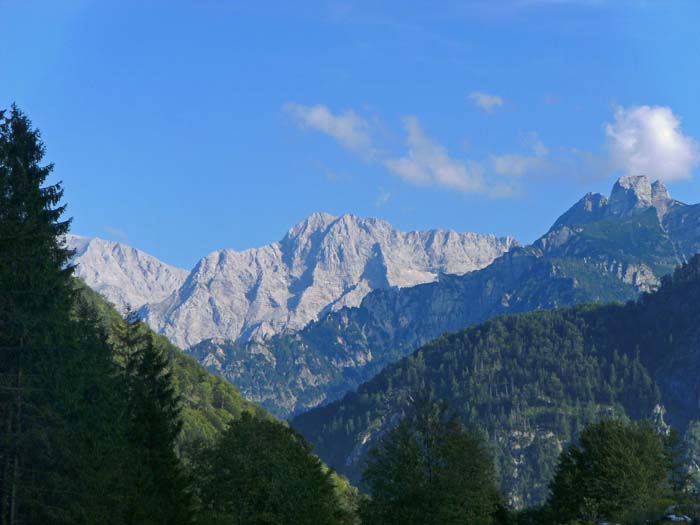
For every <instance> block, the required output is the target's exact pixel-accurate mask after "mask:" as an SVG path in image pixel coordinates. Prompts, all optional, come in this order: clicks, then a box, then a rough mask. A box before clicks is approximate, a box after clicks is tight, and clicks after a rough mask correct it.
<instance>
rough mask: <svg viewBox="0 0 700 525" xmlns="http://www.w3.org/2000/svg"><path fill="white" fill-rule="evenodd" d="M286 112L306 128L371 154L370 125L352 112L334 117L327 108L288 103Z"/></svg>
mask: <svg viewBox="0 0 700 525" xmlns="http://www.w3.org/2000/svg"><path fill="white" fill-rule="evenodd" d="M284 110H285V111H286V112H287V113H288V114H289V115H291V116H292V117H293V118H294V119H295V120H296V122H297V123H298V124H299V125H300V126H302V127H305V128H307V127H308V128H313V129H315V130H317V131H320V132H322V133H325V134H326V135H330V136H331V137H333V138H334V139H335V140H337V141H338V142H339V143H340V144H342V145H343V146H345V147H346V148H348V149H350V150H353V151H356V152H359V153H363V154H370V153H371V151H372V140H371V137H370V126H369V123H368V122H367V121H366V120H365V119H363V118H362V117H360V116H359V115H357V114H356V113H355V112H354V111H352V110H350V109H349V110H346V111H345V112H344V113H340V114H336V115H334V114H333V113H332V112H331V111H330V110H329V109H328V108H327V107H326V106H323V105H321V104H317V105H315V106H303V105H301V104H295V103H292V102H290V103H287V104H285V105H284Z"/></svg>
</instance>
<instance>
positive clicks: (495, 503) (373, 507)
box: [361, 396, 503, 525]
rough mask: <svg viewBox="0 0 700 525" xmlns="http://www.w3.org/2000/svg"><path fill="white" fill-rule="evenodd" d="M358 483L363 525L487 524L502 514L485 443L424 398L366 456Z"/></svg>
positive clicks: (491, 464) (477, 435) (442, 408)
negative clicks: (363, 490)
mask: <svg viewBox="0 0 700 525" xmlns="http://www.w3.org/2000/svg"><path fill="white" fill-rule="evenodd" d="M363 481H364V483H365V484H366V485H367V487H368V489H369V491H370V494H371V499H369V500H367V501H366V502H365V504H364V505H363V508H362V509H361V515H362V519H363V522H366V523H377V524H397V525H398V524H403V523H424V524H431V523H434V524H443V523H445V524H449V523H455V524H457V523H480V524H484V525H488V524H490V523H496V522H498V521H499V514H500V512H501V511H502V510H503V506H502V503H501V496H500V494H499V491H498V488H497V486H496V476H495V471H494V463H493V458H492V456H491V454H490V452H489V450H488V449H487V446H486V443H485V441H484V439H483V438H482V437H481V436H480V435H479V434H477V433H476V432H474V431H468V430H466V429H465V428H464V427H462V425H461V424H460V423H459V422H458V421H457V420H456V419H454V418H449V417H447V412H446V407H445V405H442V404H436V403H434V402H432V401H430V398H429V397H428V396H420V397H419V399H418V400H417V401H415V402H414V405H413V412H412V413H411V414H409V415H408V416H407V417H405V418H404V419H403V420H402V421H401V423H399V425H398V426H397V427H396V428H395V429H393V430H392V431H391V432H389V434H388V435H387V436H386V437H385V438H384V439H383V441H382V442H381V443H380V444H379V445H378V446H377V447H375V448H374V449H373V450H372V451H371V452H370V456H369V460H368V465H367V468H366V470H365V472H364V475H363Z"/></svg>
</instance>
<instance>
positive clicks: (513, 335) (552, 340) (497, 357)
mask: <svg viewBox="0 0 700 525" xmlns="http://www.w3.org/2000/svg"><path fill="white" fill-rule="evenodd" d="M698 303H700V258H699V257H695V258H693V259H692V260H691V261H689V262H688V263H687V264H686V265H684V266H682V267H681V268H679V269H678V270H677V271H676V272H675V273H674V274H673V275H672V276H669V277H668V278H666V279H664V281H663V285H662V287H661V288H660V290H659V291H657V292H655V293H653V294H646V295H644V296H643V297H641V298H640V299H639V300H638V301H637V302H631V303H628V304H627V305H609V306H594V305H580V306H576V307H573V308H568V309H559V310H552V311H538V312H532V313H528V314H522V315H518V316H504V317H498V318H495V319H493V320H491V321H487V322H485V323H483V324H481V325H477V326H474V327H471V328H468V329H466V330H463V331H461V332H457V333H454V334H449V335H445V336H442V337H440V338H438V339H437V340H435V341H433V342H432V343H430V344H428V345H425V346H424V347H422V348H421V349H419V350H418V351H416V352H415V353H414V354H413V355H411V356H410V357H408V358H405V359H403V360H401V361H399V362H397V363H396V364H393V365H390V366H388V367H387V368H386V369H385V370H384V371H382V372H381V373H380V374H379V375H377V376H376V377H375V378H374V379H372V380H371V381H369V382H367V383H365V384H363V385H362V386H360V387H359V388H358V389H357V391H356V392H353V393H350V394H348V395H346V396H345V398H344V399H343V400H342V401H338V402H335V403H331V404H329V405H327V406H324V407H320V408H317V409H314V410H311V411H309V412H307V413H306V414H302V415H301V416H298V417H296V418H295V419H293V420H292V425H293V426H294V428H296V429H297V430H299V431H300V432H301V433H302V434H303V435H304V436H306V437H307V439H309V441H311V442H312V443H314V444H315V445H316V450H317V452H318V453H319V455H320V456H321V458H322V459H323V460H324V461H326V462H328V464H329V465H331V466H333V467H335V468H337V469H338V470H339V471H340V472H341V473H343V474H346V475H348V476H349V477H350V479H351V480H358V479H359V472H360V470H361V465H362V461H363V459H364V457H365V454H366V452H367V448H368V447H371V446H372V445H373V444H374V443H375V442H376V440H377V439H378V437H380V436H381V435H382V434H383V433H384V432H386V431H387V430H388V429H389V428H391V427H392V426H393V424H395V418H396V417H397V416H398V417H400V416H401V415H402V414H404V413H405V412H406V410H407V407H408V406H409V400H408V394H409V393H410V392H412V391H415V390H421V389H423V388H429V389H431V390H432V391H433V392H434V393H435V396H436V398H438V399H443V400H445V401H447V402H448V403H449V404H450V406H451V407H452V408H453V410H454V411H455V413H456V414H457V415H458V417H459V418H460V419H461V421H462V422H463V423H464V424H466V425H470V424H471V425H476V426H478V427H480V428H481V429H482V430H483V431H485V432H486V434H487V435H488V436H489V440H490V442H491V443H492V445H493V446H494V448H495V451H496V461H497V465H498V473H499V478H500V480H501V488H502V490H503V491H504V493H505V494H506V495H507V497H508V499H509V501H510V503H511V504H513V505H514V506H516V507H523V506H526V505H532V504H536V503H538V502H542V501H543V499H544V497H545V496H546V492H547V484H548V482H549V480H550V479H551V478H552V476H553V474H554V469H555V467H556V458H557V456H558V454H559V452H560V450H561V448H562V447H563V446H566V444H567V443H571V442H572V441H574V439H575V438H576V436H577V435H578V434H579V432H580V431H581V429H583V428H584V427H585V425H586V424H588V423H591V422H595V421H597V420H599V419H601V418H606V417H618V418H625V417H628V418H632V419H641V418H645V417H650V416H651V414H652V412H653V409H654V407H655V406H656V405H657V404H658V403H660V402H663V403H664V405H665V406H666V408H667V409H668V415H669V418H670V422H671V423H672V424H673V425H674V426H677V427H678V428H679V429H680V430H681V431H683V430H684V429H685V428H686V427H687V425H688V422H689V420H690V419H691V418H695V417H697V416H696V415H695V414H696V413H697V412H696V411H697V406H698V405H697V403H698V394H697V392H698V390H697V383H696V378H697V374H696V373H695V372H694V371H696V370H697V363H698V362H699V360H700V355H698V351H697V348H698V345H697V342H698V341H700V310H698V308H697V304H698Z"/></svg>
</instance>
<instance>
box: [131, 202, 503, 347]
mask: <svg viewBox="0 0 700 525" xmlns="http://www.w3.org/2000/svg"><path fill="white" fill-rule="evenodd" d="M514 245H515V241H514V240H513V239H512V238H510V237H506V238H498V237H495V236H492V235H477V234H472V233H456V232H453V231H449V230H432V231H420V232H400V231H398V230H396V229H394V228H392V227H391V226H390V225H389V224H388V223H386V222H384V221H380V220H376V219H361V218H358V217H355V216H352V215H343V216H342V217H333V216H331V215H328V214H321V213H317V214H314V215H312V216H311V217H309V218H308V219H307V220H305V221H304V222H302V223H300V224H298V225H296V226H294V227H293V228H292V229H291V230H289V232H288V233H287V235H285V237H284V238H283V239H282V240H281V241H279V242H277V243H274V244H271V245H269V246H264V247H262V248H256V249H251V250H245V251H242V252H237V251H234V250H221V251H217V252H213V253H211V254H209V255H208V256H207V257H205V258H203V259H202V260H201V261H200V262H199V263H198V264H197V265H196V266H195V268H194V269H193V270H192V272H191V273H190V274H189V276H188V277H187V279H186V280H185V281H184V283H183V284H182V286H181V287H179V288H178V289H177V290H176V291H175V292H173V293H172V294H171V295H170V296H169V297H168V298H167V299H165V300H164V301H162V302H151V303H149V304H148V305H147V306H145V307H144V308H143V309H142V311H141V313H142V315H143V317H144V318H145V319H146V320H147V321H148V323H149V324H150V325H151V326H152V327H153V328H154V329H156V330H157V331H158V332H160V333H162V334H164V335H166V336H167V337H168V338H169V339H170V340H171V341H173V342H174V343H176V344H178V345H180V346H182V347H183V348H184V347H188V346H190V345H193V344H196V343H198V342H200V341H202V340H203V339H207V338H220V339H226V340H231V341H237V342H245V341H248V340H254V341H261V340H263V339H266V338H268V337H270V336H272V335H274V334H277V333H280V332H289V331H293V330H299V329H301V328H303V327H304V326H305V325H306V324H308V323H309V322H310V321H313V320H315V319H317V318H318V317H319V316H321V315H323V314H325V313H326V312H329V311H336V310H339V309H341V308H343V307H348V306H358V305H359V304H360V302H361V301H362V299H363V298H364V297H365V296H366V295H367V294H368V293H369V292H371V291H372V290H376V289H383V288H388V287H391V286H398V287H410V286H414V285H416V284H420V283H426V282H431V281H434V280H436V279H437V278H438V276H439V275H440V274H443V273H450V274H463V273H466V272H470V271H472V270H476V269H479V268H483V267H484V266H486V265H488V264H489V263H490V262H491V261H493V259H495V258H496V257H498V256H499V255H501V254H502V253H504V252H506V251H507V250H508V249H510V248H511V247H512V246H514Z"/></svg>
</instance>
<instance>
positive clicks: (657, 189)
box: [550, 175, 683, 232]
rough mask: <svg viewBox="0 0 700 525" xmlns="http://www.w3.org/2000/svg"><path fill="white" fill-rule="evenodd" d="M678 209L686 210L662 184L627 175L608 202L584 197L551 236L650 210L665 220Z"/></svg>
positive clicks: (600, 197) (589, 195)
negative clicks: (668, 213)
mask: <svg viewBox="0 0 700 525" xmlns="http://www.w3.org/2000/svg"><path fill="white" fill-rule="evenodd" d="M676 206H683V203H681V202H679V201H677V200H675V199H672V198H671V195H670V194H669V192H668V189H667V188H666V185H665V184H664V183H663V182H662V181H660V180H657V181H656V182H654V183H653V184H652V183H650V181H649V178H648V177H647V176H645V175H626V176H624V177H620V178H619V179H618V180H617V182H615V185H614V186H613V188H612V191H611V192H610V197H609V198H606V197H605V196H603V195H601V194H600V193H587V194H586V195H584V196H583V198H582V199H581V200H579V201H578V202H577V203H576V204H574V205H573V206H572V207H571V208H569V210H568V211H566V213H564V214H563V215H562V216H561V217H559V219H557V221H556V222H555V223H554V225H553V226H552V228H551V229H550V232H551V231H555V230H558V229H560V228H561V227H562V226H567V227H572V226H576V225H579V224H586V223H589V222H594V221H598V220H601V219H604V218H606V217H625V216H629V215H634V214H637V213H640V212H644V211H645V210H648V209H649V208H651V207H654V208H656V212H657V214H658V216H659V218H662V217H663V216H664V215H665V214H666V213H667V212H668V210H669V209H670V208H672V207H676Z"/></svg>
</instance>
